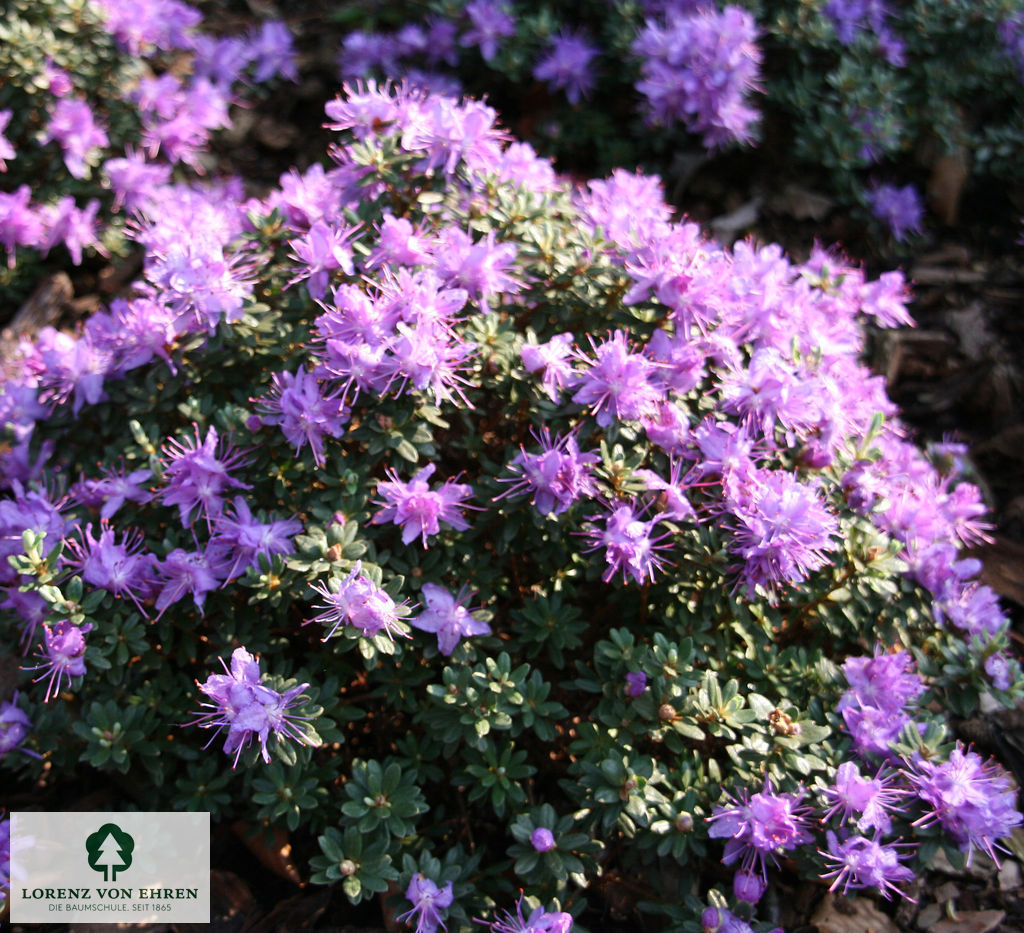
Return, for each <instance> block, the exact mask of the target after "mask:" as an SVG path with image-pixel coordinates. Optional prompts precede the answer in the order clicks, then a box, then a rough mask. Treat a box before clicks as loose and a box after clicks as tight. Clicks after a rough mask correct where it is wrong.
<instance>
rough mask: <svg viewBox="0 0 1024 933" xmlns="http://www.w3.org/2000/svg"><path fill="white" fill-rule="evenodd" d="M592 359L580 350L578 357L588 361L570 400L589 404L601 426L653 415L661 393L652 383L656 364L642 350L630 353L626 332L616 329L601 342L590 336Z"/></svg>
mask: <svg viewBox="0 0 1024 933" xmlns="http://www.w3.org/2000/svg"><path fill="white" fill-rule="evenodd" d="M591 347H592V348H593V350H594V355H595V359H594V360H591V359H590V358H589V357H587V356H586V355H585V354H583V353H579V354H578V356H579V359H581V360H583V361H584V362H587V363H590V364H591V365H590V368H589V369H587V370H585V371H584V372H583V374H582V375H581V377H580V387H579V389H577V390H576V394H575V395H573V397H572V400H573V401H574V402H576V403H577V404H579V405H589V406H591V412H592V413H593V414H594V416H595V417H596V419H597V423H598V424H599V425H600V426H601V427H607V426H608V425H610V424H611V423H612V421H613V420H614V419H618V420H619V421H635V420H637V419H639V418H644V417H648V418H649V417H653V416H655V415H656V414H657V412H658V404H659V403H660V402H661V401H662V400H663V398H664V393H663V392H662V390H661V389H659V388H658V387H657V386H656V385H655V383H654V374H655V371H656V368H657V367H656V364H655V363H653V362H651V361H650V360H649V359H647V357H645V356H644V355H643V354H642V353H632V352H630V349H629V344H628V342H627V339H626V334H625V333H624V332H623V331H621V330H617V331H615V333H614V334H613V335H612V336H611V338H610V339H609V340H606V341H605V342H604V343H602V344H601V345H600V346H598V345H596V344H595V343H594V341H593V338H591Z"/></svg>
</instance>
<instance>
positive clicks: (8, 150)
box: [0, 110, 17, 172]
mask: <svg viewBox="0 0 1024 933" xmlns="http://www.w3.org/2000/svg"><path fill="white" fill-rule="evenodd" d="M13 116H14V113H13V112H12V111H10V110H0V172H6V171H7V162H6V161H5V160H6V159H13V158H14V157H15V156H16V155H17V153H16V152H15V151H14V146H12V145H11V143H10V140H8V139H7V137H6V136H4V130H6V129H7V124H8V123H10V122H11V117H13Z"/></svg>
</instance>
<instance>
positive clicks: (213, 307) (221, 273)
mask: <svg viewBox="0 0 1024 933" xmlns="http://www.w3.org/2000/svg"><path fill="white" fill-rule="evenodd" d="M176 233H177V235H181V233H182V232H178V231H176ZM146 278H147V279H148V280H149V281H150V282H151V283H152V284H153V285H154V286H155V287H156V288H157V289H158V290H159V291H161V292H162V295H161V298H162V300H163V301H165V302H166V303H167V305H168V306H169V307H172V308H174V310H175V311H177V312H178V316H179V318H180V324H179V326H180V328H181V330H182V331H186V330H187V331H192V330H206V331H207V332H208V333H209V334H211V335H212V334H214V333H216V331H217V325H218V324H219V323H220V321H221V319H223V320H224V321H225V322H227V323H228V324H233V323H235V322H236V321H240V320H241V319H242V317H243V315H244V312H243V310H242V309H243V305H244V303H245V299H246V298H248V297H249V296H250V294H251V293H252V283H253V280H254V266H253V265H252V260H251V257H249V256H248V255H246V254H245V253H236V254H234V255H228V254H226V253H225V250H224V247H223V246H222V245H221V243H219V242H218V241H217V239H216V238H215V237H214V236H212V235H210V234H207V233H203V232H190V233H189V235H188V236H181V239H174V240H173V241H172V242H169V243H167V244H166V245H160V246H156V247H155V248H153V249H151V251H150V253H149V255H148V256H147V259H146Z"/></svg>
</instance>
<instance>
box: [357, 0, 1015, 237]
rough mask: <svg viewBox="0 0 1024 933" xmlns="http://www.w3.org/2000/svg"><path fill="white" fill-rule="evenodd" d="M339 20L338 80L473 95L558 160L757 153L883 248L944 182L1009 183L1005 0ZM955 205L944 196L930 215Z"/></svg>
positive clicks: (661, 167) (498, 7)
mask: <svg viewBox="0 0 1024 933" xmlns="http://www.w3.org/2000/svg"><path fill="white" fill-rule="evenodd" d="M337 18H338V20H339V22H340V23H341V25H343V26H347V27H350V31H349V33H348V34H347V36H346V37H345V38H344V40H343V42H342V46H341V49H340V51H339V54H338V66H339V73H340V75H341V77H342V78H344V79H349V80H350V79H352V78H356V77H371V76H375V77H380V78H383V77H394V76H398V75H403V76H407V77H408V78H409V79H410V80H412V81H414V82H416V83H418V84H421V85H423V86H426V87H433V88H442V89H447V90H449V91H450V90H451V89H452V88H453V87H455V88H463V89H465V90H467V91H469V92H472V93H474V94H477V95H480V94H487V95H489V96H490V97H491V99H492V100H494V101H497V102H498V105H499V107H500V108H501V111H502V113H503V114H505V115H507V119H510V120H511V119H515V120H516V121H517V122H516V124H515V125H516V127H517V129H519V131H520V133H522V134H524V135H525V137H526V138H528V139H529V141H531V142H532V143H533V144H534V145H536V146H537V147H538V148H539V149H540V150H541V151H542V152H544V153H547V154H551V155H554V156H556V157H557V158H559V159H560V160H561V161H562V163H563V164H564V165H566V166H567V167H570V168H578V167H579V166H581V165H582V166H586V167H587V169H588V170H590V171H596V172H600V173H604V172H607V171H608V170H610V169H611V167H613V166H616V165H630V166H635V165H645V166H646V167H647V168H648V170H654V171H661V172H662V173H665V172H671V173H672V174H673V175H676V174H679V173H680V172H681V171H682V170H681V169H680V167H679V166H678V165H676V160H677V159H678V156H679V153H680V152H690V153H691V154H692V153H693V152H694V151H695V150H699V149H700V148H701V147H703V148H705V149H707V150H709V151H711V152H719V151H721V150H723V149H729V148H735V147H737V146H746V147H753V153H752V154H751V156H750V161H751V162H758V161H760V162H763V161H764V160H766V159H767V160H774V161H775V162H776V163H777V164H779V165H786V166H788V168H789V169H790V170H791V171H793V170H795V171H794V174H797V173H799V174H801V176H802V177H803V178H804V180H805V181H806V180H807V179H808V178H810V179H811V180H813V182H814V183H815V184H816V185H817V186H819V187H820V189H821V190H823V191H824V192H826V193H827V194H829V195H830V196H831V197H833V198H835V199H837V201H838V202H839V203H840V204H841V205H843V207H844V209H846V210H850V211H852V212H853V213H854V215H855V216H856V217H857V218H858V219H859V220H860V221H861V222H865V223H869V224H872V225H874V227H875V231H876V233H882V234H886V235H888V236H891V237H892V238H894V239H896V240H905V239H907V238H908V237H911V236H913V235H915V234H918V233H921V232H922V231H923V229H924V224H925V221H926V214H925V204H926V194H927V193H928V188H929V186H935V187H937V186H938V185H939V183H940V181H941V179H942V178H943V177H946V178H948V177H949V175H951V174H953V173H962V174H963V177H962V178H961V179H960V181H959V184H960V185H963V184H964V183H965V181H966V179H967V178H968V177H970V178H972V179H973V182H974V184H975V187H977V185H979V184H982V183H984V184H988V185H997V186H1000V187H1002V188H1005V187H1008V186H1012V187H1014V188H1016V187H1019V185H1020V180H1021V179H1020V175H1019V171H1020V169H1019V166H1020V164H1021V153H1022V151H1024V149H1022V143H1024V124H1022V122H1021V119H1022V118H1021V113H1022V112H1024V110H1022V107H1021V104H1022V102H1024V96H1022V95H1024V85H1022V82H1021V71H1020V68H1021V62H1022V60H1024V59H1022V54H1021V47H1022V35H1024V33H1022V28H1024V9H1022V7H1021V4H1020V3H1019V2H1018V0H985V2H983V3H977V2H967V0H964V2H959V0H958V2H953V3H950V2H947V0H914V2H911V3H901V4H892V3H886V2H884V0H814V2H803V3H793V2H790V0H736V2H734V3H728V4H726V3H711V2H698V0H667V2H662V0H659V2H639V3H637V2H633V0H621V2H593V3H586V4H578V3H573V4H564V3H552V2H528V3H517V4H515V5H512V4H506V3H501V2H497V0H473V2H469V3H454V4H453V3H448V2H436V3H427V4H421V3H416V4H400V3H399V4H389V5H387V6H386V7H383V8H381V7H379V6H377V5H373V8H372V9H364V8H362V7H360V6H358V5H355V6H346V7H344V8H342V9H340V10H339V11H338V13H337ZM951 61H955V62H956V63H957V67H956V68H950V67H948V64H949V62H951ZM687 164H688V163H687ZM947 186H948V182H947ZM936 197H938V193H936ZM952 209H953V208H951V207H950V197H949V194H948V192H947V194H946V198H945V201H944V204H943V206H942V208H941V210H940V214H939V216H938V217H937V218H933V219H934V220H936V221H939V222H941V221H945V222H947V223H948V222H949V216H948V215H949V214H950V212H951V210H952Z"/></svg>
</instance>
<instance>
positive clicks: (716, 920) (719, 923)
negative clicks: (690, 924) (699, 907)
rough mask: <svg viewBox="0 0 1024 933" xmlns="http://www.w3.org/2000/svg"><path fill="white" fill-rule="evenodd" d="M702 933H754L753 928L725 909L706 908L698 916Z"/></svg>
mask: <svg viewBox="0 0 1024 933" xmlns="http://www.w3.org/2000/svg"><path fill="white" fill-rule="evenodd" d="M700 927H701V929H702V930H703V931H704V933H754V928H753V927H752V926H751V925H750V924H749V923H746V922H745V921H743V920H741V919H740V918H739V917H737V916H736V915H735V914H734V913H733V912H732V911H730V910H727V909H726V908H725V907H708V908H706V909H705V910H704V912H703V913H702V914H701V915H700Z"/></svg>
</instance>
